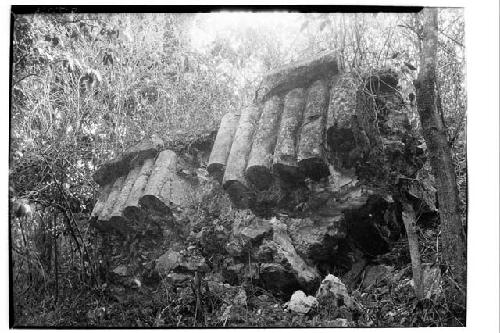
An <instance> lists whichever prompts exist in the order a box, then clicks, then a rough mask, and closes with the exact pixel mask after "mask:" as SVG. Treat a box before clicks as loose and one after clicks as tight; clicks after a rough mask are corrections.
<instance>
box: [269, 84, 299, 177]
mask: <svg viewBox="0 0 500 333" xmlns="http://www.w3.org/2000/svg"><path fill="white" fill-rule="evenodd" d="M304 107H305V92H304V89H302V88H297V89H293V90H291V91H290V92H289V93H288V94H287V95H286V96H285V101H284V105H283V115H282V117H281V124H280V129H279V132H278V141H277V143H276V149H275V150H274V165H273V172H275V173H276V174H277V175H278V177H280V178H281V179H284V180H285V181H288V182H294V181H297V180H300V179H302V178H303V175H302V173H301V172H300V170H299V168H298V164H297V141H298V140H297V138H298V135H299V134H300V126H301V125H302V118H303V112H304Z"/></svg>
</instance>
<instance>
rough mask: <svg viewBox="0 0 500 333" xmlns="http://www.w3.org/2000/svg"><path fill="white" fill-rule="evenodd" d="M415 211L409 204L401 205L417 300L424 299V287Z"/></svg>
mask: <svg viewBox="0 0 500 333" xmlns="http://www.w3.org/2000/svg"><path fill="white" fill-rule="evenodd" d="M416 222H417V219H416V217H415V211H414V210H413V207H412V205H411V204H409V203H406V202H405V203H403V223H404V225H405V229H406V235H407V236H408V247H409V249H410V258H411V267H412V271H413V282H414V284H415V294H416V295H417V298H418V299H423V298H424V286H423V283H422V264H421V263H420V250H419V248H418V236H417V231H416Z"/></svg>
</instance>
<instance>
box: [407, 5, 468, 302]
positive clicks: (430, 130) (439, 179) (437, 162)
mask: <svg viewBox="0 0 500 333" xmlns="http://www.w3.org/2000/svg"><path fill="white" fill-rule="evenodd" d="M423 13H424V22H423V26H424V29H423V44H422V55H421V64H420V72H419V74H418V78H417V80H416V81H415V88H416V92H417V108H418V113H419V115H420V122H421V124H422V131H423V136H424V138H425V142H426V144H427V148H428V151H429V158H430V163H431V166H432V170H433V173H434V176H435V178H436V183H437V190H438V191H437V192H438V201H439V215H440V219H441V244H442V258H443V260H444V262H445V264H447V265H448V266H449V268H450V271H451V273H452V275H453V278H454V279H455V280H456V282H457V283H458V285H459V287H460V288H461V289H462V291H465V288H466V272H467V270H466V244H465V235H464V232H463V227H462V222H461V217H460V210H459V197H458V188H457V181H456V175H455V170H454V165H453V160H452V154H451V147H450V145H449V143H448V139H447V136H446V129H445V128H444V126H443V123H442V120H441V118H440V116H439V113H438V110H437V102H438V96H437V93H436V63H437V42H438V39H437V38H438V37H437V36H438V20H437V9H435V8H425V9H424V11H423ZM456 295H458V299H457V301H460V303H462V304H465V294H460V293H457V294H456ZM450 296H451V295H450Z"/></svg>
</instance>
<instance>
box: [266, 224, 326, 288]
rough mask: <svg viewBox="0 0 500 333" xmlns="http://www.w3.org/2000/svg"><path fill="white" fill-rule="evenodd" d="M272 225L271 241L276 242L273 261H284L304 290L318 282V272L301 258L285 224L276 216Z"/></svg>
mask: <svg viewBox="0 0 500 333" xmlns="http://www.w3.org/2000/svg"><path fill="white" fill-rule="evenodd" d="M271 223H272V225H273V242H274V243H276V254H275V258H274V259H275V262H282V263H286V265H287V268H289V269H290V270H291V271H292V272H293V274H294V275H295V276H296V279H297V280H298V282H299V284H300V285H302V286H303V287H304V288H305V289H306V290H310V289H311V288H313V287H314V286H315V285H317V284H319V274H318V272H317V270H316V269H315V268H314V267H311V266H309V265H308V264H307V263H306V262H305V261H304V259H302V258H301V257H300V256H299V255H298V254H297V252H296V251H295V248H294V247H293V244H292V240H291V239H290V236H288V233H287V231H286V225H284V224H283V223H281V222H280V221H279V220H277V219H276V218H273V219H272V221H271Z"/></svg>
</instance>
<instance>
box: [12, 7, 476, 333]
mask: <svg viewBox="0 0 500 333" xmlns="http://www.w3.org/2000/svg"><path fill="white" fill-rule="evenodd" d="M218 15H219V16H218ZM231 15H239V16H237V17H236V19H234V18H233V19H230V17H231ZM249 15H251V14H227V13H225V14H224V13H222V14H220V13H219V14H217V13H215V14H211V15H208V14H139V13H137V14H79V13H75V14H33V15H13V17H12V19H13V20H14V29H13V34H12V64H11V65H12V78H11V80H12V81H11V82H12V85H11V86H12V91H11V110H10V112H11V124H12V127H11V132H10V156H9V162H10V163H9V164H10V169H9V173H10V174H9V177H10V178H9V181H10V184H9V186H10V187H9V194H10V204H11V209H10V215H11V216H10V217H11V218H10V231H11V256H12V261H13V266H12V267H11V270H12V285H11V287H12V288H13V294H14V308H15V312H16V324H19V325H42V326H52V325H62V326H73V325H78V326H86V325H101V326H116V325H127V326H162V325H167V326H176V325H183V326H185V325H189V326H192V325H226V322H227V321H228V319H227V318H224V317H223V316H222V314H219V313H217V306H218V304H219V303H220V302H221V301H220V299H218V298H217V297H216V295H205V297H207V299H206V300H205V302H206V303H207V304H211V306H210V307H207V310H206V311H208V312H210V311H211V313H212V314H213V315H212V316H209V315H207V316H206V317H205V321H204V322H202V321H199V319H198V318H196V316H195V317H193V313H194V309H193V304H194V302H195V300H193V299H192V297H193V295H191V294H189V295H177V294H175V293H173V292H172V291H171V290H170V289H169V288H170V287H169V286H168V285H167V284H163V285H162V288H160V290H159V291H158V293H157V294H155V295H156V297H155V298H153V299H149V298H148V297H145V296H144V295H141V293H140V292H139V293H138V294H135V295H131V297H130V299H126V300H118V302H116V300H113V299H112V297H111V296H109V294H108V293H106V292H105V291H104V289H105V288H106V287H105V286H104V287H103V284H102V283H101V281H100V280H99V274H100V272H99V269H100V268H99V267H100V265H99V258H98V256H97V253H96V248H95V230H92V229H91V228H90V227H89V225H88V219H89V216H90V212H91V211H92V208H93V205H94V203H95V201H96V196H97V192H96V191H97V185H96V183H95V182H94V181H93V180H92V174H93V172H94V171H95V170H96V168H97V167H98V166H99V165H100V164H102V163H103V162H105V161H108V160H110V159H112V158H114V157H116V156H118V155H119V154H120V153H122V152H123V151H124V150H126V149H127V148H129V147H130V146H132V145H133V144H135V143H137V142H139V141H141V140H142V139H144V138H149V137H152V136H156V137H158V138H161V139H162V140H163V141H164V142H166V144H167V146H169V147H177V146H182V145H184V146H185V145H189V143H191V142H194V141H196V140H197V139H199V138H203V137H207V136H210V135H211V134H212V135H213V131H215V130H216V129H217V127H218V124H219V121H220V119H221V117H222V116H223V115H224V114H225V113H227V112H230V111H234V110H238V109H240V108H241V107H242V106H243V105H246V104H248V103H250V102H251V101H252V99H253V98H254V93H255V88H256V86H257V84H258V82H259V79H260V78H261V77H262V75H264V74H265V73H267V72H268V71H270V70H272V69H275V68H277V67H278V66H280V65H282V64H284V63H288V62H290V61H293V60H298V59H302V58H304V57H308V56H312V55H315V54H317V53H319V52H321V51H324V50H336V51H337V52H338V53H339V56H340V65H341V66H340V67H341V68H342V70H343V71H345V72H347V73H350V74H351V77H352V78H353V80H355V79H356V78H360V77H361V76H362V75H363V74H364V73H369V72H370V71H372V70H374V69H378V68H391V69H392V70H394V71H396V72H397V73H398V75H399V77H400V87H401V91H400V93H401V95H402V96H403V97H404V100H405V103H408V104H411V105H414V103H415V88H414V86H413V81H414V80H415V79H416V78H417V73H418V70H419V65H420V60H421V59H420V57H421V39H422V31H423V27H422V18H421V16H420V14H404V15H403V14H401V15H399V14H398V15H396V14H284V13H281V14H275V15H276V18H277V19H276V21H275V22H274V24H260V23H262V22H264V21H272V18H271V16H270V15H272V14H270V13H268V14H260V15H264V17H261V18H260V19H259V20H257V19H255V20H253V19H251V18H249V17H250V16H249ZM266 15H267V16H266ZM287 15H288V16H287ZM216 20H220V21H221V22H226V23H227V24H226V25H224V24H220V25H219V26H218V28H211V25H213V24H214V22H215V21H216ZM238 24H239V25H238ZM215 26H216V27H217V25H215ZM437 51H438V52H437V57H438V62H437V63H438V68H437V87H438V96H439V98H440V102H441V105H442V107H441V110H440V111H441V114H440V116H441V117H442V121H443V123H444V125H445V128H446V132H447V138H448V142H449V144H450V146H451V149H452V152H453V159H454V167H455V173H456V175H457V186H458V189H459V194H460V199H461V207H460V208H461V212H462V215H461V216H462V218H463V221H462V223H463V225H464V226H466V220H465V216H466V215H465V211H466V192H467V189H466V185H467V182H466V177H467V174H466V156H465V144H466V141H465V140H466V137H465V134H466V133H465V132H466V131H465V128H466V126H465V120H466V92H465V54H464V53H465V47H464V20H463V15H462V11H461V10H451V9H450V10H440V12H439V34H438V49H437ZM413 110H415V109H413ZM412 120H413V123H414V124H416V126H417V128H418V126H419V117H418V114H417V112H415V111H414V114H412ZM200 204H206V205H207V206H208V205H210V203H200ZM212 204H213V203H212ZM221 219H222V218H221ZM223 222H224V223H226V222H227V223H230V221H223ZM435 231H436V230H435ZM436 234H437V232H436ZM434 236H436V235H435V234H432V237H431V236H429V235H428V234H424V233H421V234H420V241H421V242H422V243H421V247H422V253H423V256H424V257H428V260H427V261H429V262H432V261H437V258H438V257H439V255H440V254H439V252H438V249H437V248H436V246H435V245H434V241H435V239H436V238H435V237H434ZM436 237H438V236H436ZM406 248H407V244H406V243H403V244H401V246H400V247H396V248H395V249H394V250H393V251H394V253H398V251H401V252H404V251H406ZM394 253H392V254H394ZM394 255H396V254H394ZM450 281H452V282H453V279H450ZM452 282H450V283H452ZM248 288H249V290H252V291H253V292H254V293H255V294H257V291H256V290H257V288H256V287H255V288H254V287H252V286H249V287H248ZM381 289H382V288H381ZM410 289H411V288H407V289H405V290H397V291H392V290H391V291H390V293H388V292H387V291H381V290H380V289H376V290H373V295H375V296H373V297H375V298H376V297H379V298H380V299H385V300H386V301H387V302H393V305H394V306H393V307H392V308H391V309H393V308H398V309H400V310H401V311H400V312H394V311H393V312H391V311H390V309H389V308H387V309H383V310H381V311H380V312H377V311H378V310H376V309H375V308H370V306H369V305H367V306H366V309H368V310H366V309H365V310H366V311H365V314H366V316H367V318H366V322H367V325H366V326H370V325H375V326H392V325H394V324H395V323H396V322H397V324H400V325H403V326H410V325H416V326H417V325H449V323H450V320H451V321H453V324H456V325H461V324H463V323H462V322H461V321H460V320H461V319H462V318H461V317H460V316H461V314H458V315H457V313H460V311H458V310H453V311H452V310H450V308H452V306H451V305H450V304H447V303H446V299H444V298H441V299H439V300H434V301H435V303H433V304H432V306H430V307H425V310H424V309H423V308H422V304H421V303H418V302H416V300H415V298H414V296H413V295H412V293H413V291H412V290H410ZM259 295H260V296H262V295H267V294H266V293H265V292H263V291H259ZM365 296H366V295H364V296H363V297H365ZM389 296H390V297H389ZM210 297H211V298H210ZM266 297H267V298H266ZM266 297H264V298H265V301H263V300H262V299H263V298H262V297H261V298H262V299H261V298H259V299H260V303H258V302H257V303H255V304H253V305H251V306H249V307H248V308H247V312H246V313H241V314H240V317H239V318H238V319H237V320H235V321H234V322H233V324H235V325H236V324H237V325H241V326H254V325H260V326H283V325H288V326H303V325H305V326H310V325H314V326H321V325H326V326H328V323H327V322H326V321H327V319H328V316H330V315H331V313H329V311H330V310H329V309H330V308H329V306H328V304H324V305H322V307H321V309H322V310H318V312H317V313H314V314H313V315H312V316H309V317H307V318H302V317H300V318H295V317H293V316H292V315H291V314H289V313H283V311H282V310H281V308H276V307H275V306H274V304H278V303H279V302H280V300H277V299H274V298H273V296H272V295H267V296H266ZM365 298H366V297H365ZM361 299H362V297H361V296H360V300H361ZM165 300H167V302H166V301H165ZM112 301H115V303H113V304H114V305H113V306H111V307H107V305H108V304H110V302H112ZM218 302H219V303H218ZM166 303H168V304H166ZM263 304H264V305H263ZM266 304H267V305H266ZM366 304H370V301H369V300H366ZM366 304H365V305H366ZM106 307H107V308H106ZM411 307H413V308H411ZM262 308H263V310H262ZM103 309H105V310H103ZM259 309H261V310H259ZM429 309H430V310H429ZM278 310H279V311H278ZM258 311H260V312H258ZM262 311H263V312H262ZM105 312H106V314H105ZM257 312H258V314H257ZM261 312H262V314H264V313H266V316H263V315H262V314H261ZM387 313H392V314H391V315H387ZM132 317H133V318H134V319H133V320H131V319H130V318H132ZM450 318H452V319H450ZM230 322H231V320H230ZM369 322H371V324H368V323H369ZM374 322H375V324H374Z"/></svg>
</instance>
